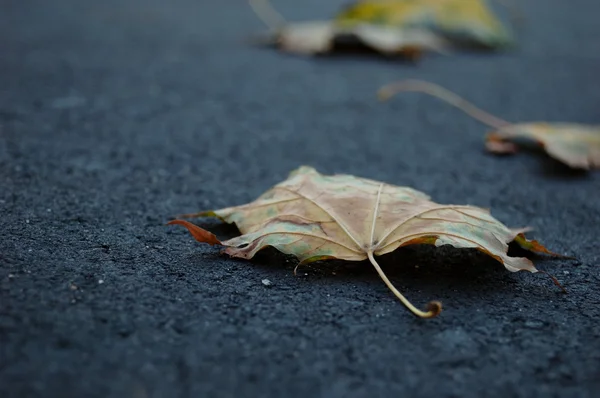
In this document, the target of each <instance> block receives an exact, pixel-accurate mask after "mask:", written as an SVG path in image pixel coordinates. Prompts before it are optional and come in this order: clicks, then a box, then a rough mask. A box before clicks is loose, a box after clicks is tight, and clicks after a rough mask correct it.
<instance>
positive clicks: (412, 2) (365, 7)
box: [336, 0, 512, 47]
mask: <svg viewBox="0 0 600 398" xmlns="http://www.w3.org/2000/svg"><path fill="white" fill-rule="evenodd" d="M336 22H337V23H338V25H339V26H345V27H349V26H356V25H360V24H365V23H369V24H378V25H385V26H393V27H396V28H403V29H427V30H430V31H433V32H436V33H439V34H440V35H442V36H445V37H447V38H449V39H452V40H457V41H460V42H467V43H469V44H475V45H481V46H487V47H500V46H505V45H507V44H510V43H511V42H512V35H511V33H510V32H509V30H508V29H507V28H506V27H505V26H504V25H503V24H502V22H501V21H500V20H499V19H498V18H497V17H496V16H495V15H494V13H493V11H492V10H491V9H490V8H489V7H488V5H487V4H486V1H485V0H367V1H358V2H356V3H354V4H352V5H350V6H348V7H347V8H346V9H345V10H343V11H342V12H341V13H340V14H339V15H338V16H337V18H336Z"/></svg>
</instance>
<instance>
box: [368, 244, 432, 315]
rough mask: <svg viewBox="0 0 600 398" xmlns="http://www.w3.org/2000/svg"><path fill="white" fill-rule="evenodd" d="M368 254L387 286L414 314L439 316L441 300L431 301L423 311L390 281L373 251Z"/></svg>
mask: <svg viewBox="0 0 600 398" xmlns="http://www.w3.org/2000/svg"><path fill="white" fill-rule="evenodd" d="M367 256H368V257H369V261H371V264H373V266H374V267H375V270H376V271H377V273H378V274H379V276H380V277H381V279H383V282H385V284H386V286H387V287H388V288H389V289H390V290H391V291H392V292H393V293H394V295H395V296H396V297H398V298H399V299H400V301H401V302H402V304H404V305H405V306H406V308H408V309H409V310H410V311H411V312H412V313H413V314H415V315H416V316H419V317H421V318H433V317H436V316H438V315H439V314H440V312H442V303H440V302H439V301H430V302H429V303H428V304H427V311H421V310H420V309H418V308H417V307H415V306H414V305H412V303H411V302H410V301H408V300H407V298H406V297H404V296H403V295H402V293H400V291H398V289H396V287H395V286H394V285H393V284H392V282H390V280H389V279H388V277H387V276H386V275H385V273H384V272H383V270H382V269H381V267H380V266H379V264H377V261H375V257H374V256H373V252H372V251H368V252H367Z"/></svg>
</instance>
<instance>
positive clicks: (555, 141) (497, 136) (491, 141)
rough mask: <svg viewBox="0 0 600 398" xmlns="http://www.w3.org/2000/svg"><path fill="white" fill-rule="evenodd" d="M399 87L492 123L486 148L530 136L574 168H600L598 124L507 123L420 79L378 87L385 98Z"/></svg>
mask: <svg viewBox="0 0 600 398" xmlns="http://www.w3.org/2000/svg"><path fill="white" fill-rule="evenodd" d="M402 91H417V92H423V93H426V94H429V95H432V96H434V97H437V98H440V99H442V100H443V101H445V102H447V103H449V104H451V105H454V106H455V107H457V108H459V109H461V110H463V111H464V112H465V113H467V114H468V115H470V116H471V117H473V118H475V119H477V120H479V121H481V122H482V123H484V124H486V125H488V126H490V127H493V128H495V129H496V131H494V132H491V133H489V134H488V135H487V136H486V148H487V149H488V151H490V152H493V153H498V154H512V153H515V152H517V149H518V145H519V141H520V140H530V141H533V142H535V143H536V144H537V145H539V146H540V147H542V148H543V149H544V150H545V151H546V153H548V154H549V155H550V156H552V157H553V158H554V159H556V160H558V161H560V162H562V163H564V164H566V165H568V166H569V167H572V168H577V169H584V170H589V169H597V168H600V125H595V126H594V125H583V124H576V123H546V122H530V123H516V124H513V123H510V122H507V121H505V120H502V119H499V118H497V117H496V116H493V115H491V114H489V113H488V112H485V111H483V110H481V109H479V108H478V107H476V106H475V105H473V104H472V103H470V102H468V101H466V100H465V99H464V98H461V97H459V96H458V95H456V94H454V93H453V92H451V91H449V90H446V89H445V88H443V87H441V86H438V85H437V84H433V83H430V82H426V81H421V80H403V81H400V82H396V83H391V84H387V85H385V86H383V87H382V88H381V89H379V91H378V96H379V98H380V100H382V101H385V100H387V99H389V98H390V97H392V96H393V95H395V94H396V93H398V92H402Z"/></svg>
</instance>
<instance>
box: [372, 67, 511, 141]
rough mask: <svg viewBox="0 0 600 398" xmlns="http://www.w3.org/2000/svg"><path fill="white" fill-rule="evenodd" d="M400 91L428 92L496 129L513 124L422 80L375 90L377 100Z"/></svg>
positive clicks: (407, 81)
mask: <svg viewBox="0 0 600 398" xmlns="http://www.w3.org/2000/svg"><path fill="white" fill-rule="evenodd" d="M402 91H413V92H421V93H425V94H429V95H431V96H433V97H436V98H438V99H441V100H442V101H444V102H446V103H448V104H450V105H453V106H455V107H456V108H458V109H460V110H461V111H463V112H465V113H466V114H467V115H469V116H471V117H472V118H474V119H476V120H479V121H480V122H482V123H484V124H486V125H488V126H490V127H493V128H496V129H500V128H502V127H506V126H510V125H512V124H513V123H510V122H508V121H506V120H503V119H500V118H498V117H496V116H494V115H492V114H491V113H488V112H486V111H484V110H483V109H480V108H478V107H476V106H475V105H473V104H472V103H471V102H469V101H467V100H465V99H464V98H462V97H460V96H459V95H457V94H454V93H453V92H452V91H450V90H447V89H445V88H444V87H442V86H439V85H437V84H434V83H430V82H426V81H423V80H416V79H408V80H401V81H399V82H394V83H389V84H386V85H385V86H383V87H381V88H380V89H379V90H378V91H377V96H378V97H379V100H381V101H386V100H388V99H390V98H391V97H393V96H394V95H396V94H397V93H399V92H402Z"/></svg>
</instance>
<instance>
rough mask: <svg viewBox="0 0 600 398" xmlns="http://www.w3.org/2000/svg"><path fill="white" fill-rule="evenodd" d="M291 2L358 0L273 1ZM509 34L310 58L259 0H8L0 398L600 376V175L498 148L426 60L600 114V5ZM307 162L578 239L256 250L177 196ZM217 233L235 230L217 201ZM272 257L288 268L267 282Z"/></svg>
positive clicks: (402, 387) (538, 104)
mask: <svg viewBox="0 0 600 398" xmlns="http://www.w3.org/2000/svg"><path fill="white" fill-rule="evenodd" d="M273 2H274V3H275V5H276V7H277V8H278V9H279V10H280V11H281V12H282V13H283V14H284V15H286V16H287V17H288V18H289V19H306V18H322V17H324V16H328V15H330V14H331V13H333V12H334V11H335V10H336V9H337V8H338V7H339V5H340V4H341V0H340V1H338V0H336V1H330V2H327V3H326V4H322V3H323V2H321V1H318V0H310V1H301V2H298V1H296V2H294V1H290V0H274V1H273ZM519 3H523V4H521V5H519V7H520V9H521V11H522V13H523V16H524V18H525V20H524V24H523V26H522V28H521V30H520V36H521V43H520V46H519V47H518V48H517V49H516V50H514V51H513V52H510V53H505V54H484V53H465V54H459V55H455V56H449V57H443V56H437V55H431V56H427V57H425V58H424V59H423V60H422V62H420V63H418V64H417V65H412V64H410V63H406V62H401V61H400V62H394V61H389V60H384V59H381V58H377V57H375V58H373V57H368V56H361V55H355V56H337V57H325V58H319V59H310V58H302V57H294V56H286V55H282V54H279V53H277V52H276V51H272V50H269V49H262V48H256V47H252V46H249V45H247V43H245V38H246V37H248V36H249V35H250V34H252V33H256V32H259V31H261V29H262V28H263V26H262V24H261V23H260V21H258V20H257V19H256V17H255V16H254V15H253V14H252V12H251V10H250V9H249V7H247V5H246V4H245V2H244V1H235V2H234V1H211V2H209V1H203V2H200V1H193V0H171V1H168V2H166V1H159V0H147V1H142V0H126V1H125V0H108V1H103V2H92V1H82V0H54V1H42V0H5V1H3V2H2V4H1V11H0V184H1V185H0V217H1V220H2V221H1V222H0V396H2V397H6V398H8V397H20V398H22V397H133V398H142V397H148V398H150V397H152V398H154V397H284V396H289V397H327V398H329V397H332V398H337V397H340V398H341V397H344V398H346V397H408V396H418V397H481V396H489V397H496V396H497V397H509V396H518V397H528V398H529V397H538V396H557V397H559V396H560V397H592V396H594V391H596V393H597V392H598V391H599V390H600V325H599V323H598V322H599V321H598V319H599V318H600V307H599V306H600V249H599V246H600V245H599V243H598V234H599V232H600V227H599V224H600V172H591V173H587V174H586V173H579V172H573V171H570V170H569V169H567V168H565V167H564V166H562V165H560V164H558V163H557V162H555V161H553V160H551V159H549V158H547V157H546V156H544V155H543V154H541V153H538V152H523V153H520V154H518V155H516V156H514V157H494V156H490V155H488V154H486V153H485V152H484V150H483V142H482V140H483V135H484V133H485V132H486V131H487V129H486V127H484V126H482V125H481V124H479V123H478V122H476V121H474V120H471V119H470V118H469V117H467V116H465V115H463V114H462V113H461V112H460V111H458V110H456V109H454V108H452V107H450V106H448V105H445V104H443V103H441V102H439V101H438V100H436V99H433V98H429V97H426V96H424V95H419V94H404V95H401V96H399V97H397V98H395V99H394V100H393V101H391V102H389V103H385V104H381V103H378V102H377V100H376V97H375V91H376V89H377V88H378V87H379V86H380V85H381V84H384V83H387V82H390V81H393V80H398V79H404V78H420V79H425V80H429V81H433V82H436V83H439V84H442V85H444V86H445V87H447V88H449V89H451V90H453V91H455V92H457V93H459V94H461V95H463V96H465V97H466V98H468V99H470V100H472V101H473V102H475V103H476V104H478V105H480V106H481V107H482V108H484V109H487V110H489V111H491V112H493V113H495V114H497V115H498V116H500V117H503V118H506V119H508V120H511V121H515V122H517V121H533V120H547V121H568V122H578V123H600V113H599V109H600V79H599V78H598V77H599V73H600V24H598V15H600V2H598V1H595V0H571V1H563V0H528V1H524V2H519ZM302 164H307V165H312V166H314V167H316V168H317V169H318V170H319V171H321V172H324V173H349V174H355V175H359V176H363V177H368V178H373V179H377V180H381V181H385V182H388V183H391V184H396V185H408V186H412V187H414V188H417V189H419V190H422V191H424V192H426V193H428V194H429V195H431V196H432V198H433V199H434V200H436V201H438V202H440V203H455V204H472V205H477V206H482V207H489V208H491V209H492V214H493V215H494V216H496V217H497V218H498V219H499V220H501V221H502V222H504V223H505V224H507V225H509V226H514V227H517V226H532V227H534V228H535V232H534V233H533V234H532V235H531V236H533V237H535V238H536V239H539V240H540V241H541V242H542V243H544V244H545V245H546V246H547V247H549V248H550V249H551V250H554V251H557V252H560V253H564V254H567V255H572V256H576V257H577V260H566V259H548V258H544V257H533V258H534V262H535V263H536V265H537V266H538V267H539V268H540V269H543V270H546V271H548V272H550V273H552V274H553V275H555V276H556V277H557V278H558V279H559V280H560V281H561V283H562V284H563V285H564V286H565V288H566V289H567V290H568V292H569V293H568V294H566V295H565V294H563V293H561V291H560V289H558V288H557V287H556V286H554V285H553V284H552V282H551V281H550V279H548V278H547V277H545V276H543V275H541V274H536V275H532V274H526V273H517V274H511V273H509V272H508V271H506V270H505V269H504V267H503V266H502V265H501V264H499V263H497V262H495V261H494V260H493V259H490V258H488V257H486V256H485V255H483V254H479V253H476V252H473V251H470V250H457V249H452V248H447V247H443V248H437V249H436V248H433V247H408V248H404V249H401V250H398V251H397V252H395V253H393V254H391V255H389V256H386V257H384V258H383V259H382V264H383V266H384V268H385V269H386V271H387V272H388V275H389V276H390V277H391V279H392V280H393V281H394V283H395V284H396V286H398V288H399V289H400V290H401V291H403V292H404V293H405V294H406V296H407V297H408V298H409V299H411V300H412V301H413V302H414V303H415V304H417V305H419V306H420V305H423V304H425V303H426V302H428V301H429V300H432V299H438V300H441V301H442V302H443V304H444V311H443V312H442V314H441V316H440V317H438V318H436V319H433V320H421V319H417V318H415V317H414V316H412V315H411V314H410V313H409V312H408V311H407V310H406V309H405V308H404V307H403V306H402V305H401V303H400V302H398V301H397V300H396V299H395V298H394V297H393V295H392V294H391V293H390V292H389V291H388V289H387V288H386V287H385V285H384V284H383V282H382V281H381V280H380V279H379V277H378V276H377V274H376V273H375V271H374V270H373V268H372V266H371V265H369V264H368V263H367V262H361V263H340V262H333V263H324V264H316V265H312V266H311V267H303V268H300V272H299V275H298V276H296V277H294V276H293V274H292V270H293V268H294V266H295V265H296V262H295V261H294V259H293V258H289V257H286V256H283V255H281V254H278V253H277V252H274V251H266V252H264V253H261V254H260V255H259V256H257V257H256V259H255V260H254V261H252V262H245V261H238V260H232V259H228V258H227V257H226V256H221V255H220V254H219V250H218V248H212V247H210V246H207V245H200V244H197V243H196V242H195V241H193V239H192V238H191V237H190V236H189V234H188V233H187V232H186V231H185V230H184V229H183V228H176V227H166V226H165V225H164V224H165V222H166V221H168V220H169V219H170V218H171V217H172V216H174V215H176V214H180V213H185V212H193V211H198V210H203V209H212V208H220V207H225V206H230V205H236V204H242V203H245V202H248V201H250V200H252V199H254V198H255V197H256V196H257V195H259V194H260V193H262V192H263V191H265V190H266V189H268V188H269V187H270V186H271V185H273V184H275V183H277V182H279V181H281V180H283V179H284V178H286V176H287V174H288V172H289V171H290V170H292V169H294V168H296V167H298V166H299V165H302ZM202 225H203V226H206V227H209V228H211V229H212V230H213V231H215V232H217V233H218V234H219V236H222V237H226V236H233V235H235V233H236V231H235V228H231V227H224V226H220V225H219V224H218V223H217V222H216V221H210V220H208V221H206V222H203V224H202ZM263 279H269V280H270V281H271V282H272V286H270V287H266V286H264V285H263V284H262V283H261V281H262V280H263Z"/></svg>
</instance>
